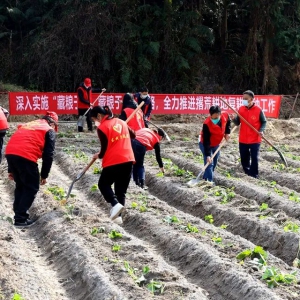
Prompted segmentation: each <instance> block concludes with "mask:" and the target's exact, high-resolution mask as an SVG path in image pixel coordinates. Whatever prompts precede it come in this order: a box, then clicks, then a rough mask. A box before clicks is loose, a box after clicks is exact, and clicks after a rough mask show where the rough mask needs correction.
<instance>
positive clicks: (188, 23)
mask: <svg viewBox="0 0 300 300" xmlns="http://www.w3.org/2000/svg"><path fill="white" fill-rule="evenodd" d="M86 76H89V77H91V78H92V80H93V82H94V83H95V84H96V85H97V86H99V87H106V88H107V89H109V90H111V91H129V90H136V89H137V88H138V87H140V86H142V85H147V86H148V87H149V89H150V90H151V92H178V93H183V92H184V93H186V92H219V93H223V92H231V93H234V92H241V91H242V90H244V89H246V88H251V89H253V90H254V91H255V92H256V93H286V94H291V93H295V92H296V91H299V90H300V1H299V0H272V1H271V0H251V1H250V0H237V1H234V0H233V1H228V0H215V1H213V0H164V1H158V0H157V1H155V0H110V1H109V0H106V1H104V0H98V1H96V0H82V1H79V0H24V1H12V0H6V1H3V2H2V4H0V81H4V82H11V83H15V84H19V85H22V86H24V87H27V88H30V89H34V90H41V91H42V90H44V91H73V90H74V89H75V87H76V85H77V84H78V83H79V82H80V81H81V80H82V79H83V78H84V77H86Z"/></svg>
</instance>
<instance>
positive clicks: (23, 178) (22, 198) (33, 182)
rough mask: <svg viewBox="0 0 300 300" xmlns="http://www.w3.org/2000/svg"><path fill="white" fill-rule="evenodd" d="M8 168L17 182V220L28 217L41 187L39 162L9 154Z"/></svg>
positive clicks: (14, 206)
mask: <svg viewBox="0 0 300 300" xmlns="http://www.w3.org/2000/svg"><path fill="white" fill-rule="evenodd" d="M6 160H7V163H8V168H9V170H10V171H11V173H12V174H13V176H14V181H15V183H16V188H15V200H14V204H13V209H14V213H15V217H14V218H15V221H16V222H24V221H26V220H27V219H28V217H29V215H28V213H27V211H28V209H29V208H30V207H31V205H32V203H33V201H34V199H35V196H36V194H37V192H38V190H39V188H40V174H39V169H38V165H37V163H35V162H33V161H30V160H28V159H25V158H23V157H21V156H17V155H7V156H6Z"/></svg>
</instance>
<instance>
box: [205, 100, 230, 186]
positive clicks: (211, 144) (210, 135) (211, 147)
mask: <svg viewBox="0 0 300 300" xmlns="http://www.w3.org/2000/svg"><path fill="white" fill-rule="evenodd" d="M209 115H210V116H209V117H208V118H206V119H205V121H204V122H203V126H202V131H201V132H200V135H199V148H200V150H201V152H202V154H203V161H204V165H206V164H207V163H210V164H209V165H208V167H207V168H206V170H205V171H204V174H203V179H204V180H205V181H207V182H209V183H211V184H214V181H213V177H214V176H213V175H214V170H215V168H216V166H217V163H218V159H219V156H220V151H219V152H218V153H217V154H216V156H215V157H214V158H213V159H211V156H212V155H213V154H214V153H215V151H216V150H217V149H218V147H219V145H220V143H221V141H222V140H223V138H225V139H226V140H227V141H228V140H229V138H230V125H231V120H230V118H229V115H228V113H227V112H223V113H222V112H221V108H220V107H219V106H218V105H213V106H211V107H210V108H209Z"/></svg>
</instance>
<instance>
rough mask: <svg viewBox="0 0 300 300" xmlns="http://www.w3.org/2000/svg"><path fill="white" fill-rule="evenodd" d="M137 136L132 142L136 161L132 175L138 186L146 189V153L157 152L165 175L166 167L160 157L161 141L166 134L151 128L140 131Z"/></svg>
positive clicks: (156, 154) (157, 159) (158, 161)
mask: <svg viewBox="0 0 300 300" xmlns="http://www.w3.org/2000/svg"><path fill="white" fill-rule="evenodd" d="M135 134H136V136H135V139H133V140H132V141H131V142H132V149H133V152H134V157H135V161H136V163H135V164H134V165H133V174H132V175H133V180H134V182H135V183H136V185H138V186H140V187H141V188H145V168H144V158H145V154H146V151H148V150H153V149H154V150H155V156H156V161H157V163H158V165H159V167H160V169H161V171H162V172H163V173H164V165H163V161H162V158H161V155H160V141H161V140H162V139H163V138H165V134H164V132H163V131H162V130H161V129H158V130H157V131H156V130H152V129H149V128H143V129H140V130H138V131H136V133H135Z"/></svg>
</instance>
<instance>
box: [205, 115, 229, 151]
mask: <svg viewBox="0 0 300 300" xmlns="http://www.w3.org/2000/svg"><path fill="white" fill-rule="evenodd" d="M228 118H229V116H228V113H221V117H220V120H221V127H220V126H219V125H217V124H214V123H213V122H212V120H211V118H210V117H208V118H206V120H205V121H204V122H203V124H206V125H207V126H208V129H209V132H210V146H211V147H216V146H218V145H219V144H220V143H221V141H222V139H223V137H224V135H225V129H226V123H227V121H228ZM200 134H201V143H203V133H202V131H201V133H200Z"/></svg>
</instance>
